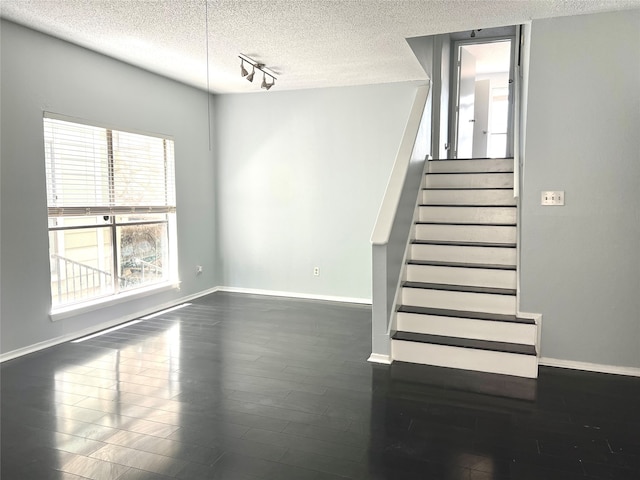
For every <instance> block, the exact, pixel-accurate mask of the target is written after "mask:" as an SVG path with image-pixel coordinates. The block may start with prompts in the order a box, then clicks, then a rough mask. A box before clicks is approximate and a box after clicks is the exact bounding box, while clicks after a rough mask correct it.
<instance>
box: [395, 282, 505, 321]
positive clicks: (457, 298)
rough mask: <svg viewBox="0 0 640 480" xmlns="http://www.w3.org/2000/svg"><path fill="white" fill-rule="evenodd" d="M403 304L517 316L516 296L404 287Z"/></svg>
mask: <svg viewBox="0 0 640 480" xmlns="http://www.w3.org/2000/svg"><path fill="white" fill-rule="evenodd" d="M402 304H403V305H411V306H414V307H430V308H444V309H447V310H463V311H467V312H486V313H500V314H505V315H515V313H516V297H515V296H514V295H495V294H490V293H472V292H453V291H448V290H431V289H428V288H411V287H403V288H402Z"/></svg>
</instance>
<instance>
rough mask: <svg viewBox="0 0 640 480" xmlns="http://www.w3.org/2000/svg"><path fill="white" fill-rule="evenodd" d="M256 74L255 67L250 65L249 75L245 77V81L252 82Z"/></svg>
mask: <svg viewBox="0 0 640 480" xmlns="http://www.w3.org/2000/svg"><path fill="white" fill-rule="evenodd" d="M255 74H256V67H255V66H253V65H252V68H251V73H250V74H249V75H247V80H249V81H250V82H253V76H254V75H255Z"/></svg>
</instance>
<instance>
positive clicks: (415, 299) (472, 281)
mask: <svg viewBox="0 0 640 480" xmlns="http://www.w3.org/2000/svg"><path fill="white" fill-rule="evenodd" d="M428 172H429V173H427V174H426V175H425V178H424V183H423V187H424V188H423V190H422V192H421V195H420V198H419V205H418V206H417V207H416V208H417V211H416V217H415V218H416V221H415V224H414V228H413V239H412V242H411V245H410V248H409V251H408V254H407V264H406V266H405V270H404V276H403V280H404V283H403V284H402V286H401V287H400V288H401V291H400V292H399V304H400V305H399V307H398V309H397V311H396V313H395V317H394V319H395V322H394V325H395V332H394V333H393V336H392V341H391V358H392V361H400V362H410V363H421V364H426V365H434V366H440V367H449V368H459V369H464V370H473V371H481V372H489V373H498V374H504V375H514V376H520V377H528V378H536V377H537V373H538V356H537V352H536V345H537V343H536V342H537V339H538V337H539V332H538V328H539V327H538V324H537V323H536V322H535V321H533V320H531V319H525V318H518V317H517V315H516V311H517V301H516V283H517V270H516V265H517V256H516V251H517V250H516V242H517V226H516V223H517V201H516V199H514V197H513V184H514V178H513V173H512V172H513V159H469V160H432V161H430V162H429V167H428Z"/></svg>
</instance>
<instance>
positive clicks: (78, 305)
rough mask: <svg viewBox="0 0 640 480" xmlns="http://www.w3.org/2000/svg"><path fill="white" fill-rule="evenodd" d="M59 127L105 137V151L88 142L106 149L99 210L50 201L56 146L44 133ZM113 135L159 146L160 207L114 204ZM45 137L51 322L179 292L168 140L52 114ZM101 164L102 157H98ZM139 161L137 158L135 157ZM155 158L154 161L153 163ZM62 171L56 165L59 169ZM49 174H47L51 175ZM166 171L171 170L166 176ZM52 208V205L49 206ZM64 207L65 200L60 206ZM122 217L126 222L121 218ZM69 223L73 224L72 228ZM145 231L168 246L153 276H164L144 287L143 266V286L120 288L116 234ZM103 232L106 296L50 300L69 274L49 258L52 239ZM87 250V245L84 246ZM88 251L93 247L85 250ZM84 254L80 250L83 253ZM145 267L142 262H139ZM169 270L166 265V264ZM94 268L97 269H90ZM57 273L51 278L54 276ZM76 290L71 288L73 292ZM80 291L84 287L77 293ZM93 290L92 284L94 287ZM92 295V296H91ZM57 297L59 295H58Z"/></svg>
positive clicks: (171, 154) (48, 114) (172, 144)
mask: <svg viewBox="0 0 640 480" xmlns="http://www.w3.org/2000/svg"><path fill="white" fill-rule="evenodd" d="M49 120H51V121H62V122H68V123H72V124H76V125H78V126H79V127H94V128H98V129H101V130H104V131H105V142H106V146H105V145H102V144H99V142H97V141H95V140H94V141H92V142H91V143H90V144H89V143H87V145H92V146H93V147H94V148H97V149H100V148H103V149H104V148H106V151H107V152H108V153H107V156H106V161H107V165H106V171H105V170H102V174H105V175H106V176H107V179H108V180H107V182H108V183H107V185H108V189H109V190H108V197H109V200H108V205H102V206H97V207H96V206H90V207H88V206H85V207H82V206H75V205H74V206H60V205H59V204H57V202H56V201H55V200H54V198H57V197H56V190H55V188H56V184H58V183H59V178H58V177H57V176H56V175H57V173H56V172H55V170H56V167H55V163H56V162H55V160H54V156H53V154H52V152H53V150H54V149H55V141H54V140H49V139H47V133H46V130H47V128H48V123H47V122H48V121H49ZM114 132H118V134H119V133H123V134H125V136H126V135H127V134H132V135H141V136H144V137H150V138H154V139H159V140H162V158H163V162H164V167H160V169H161V170H162V168H164V171H163V175H162V177H161V178H162V181H163V182H164V186H162V184H161V183H159V184H158V186H159V189H158V192H160V193H161V194H162V195H163V196H164V198H165V204H164V205H152V206H150V205H140V204H133V203H135V202H133V203H132V204H126V205H124V206H123V202H121V201H119V200H120V199H116V198H115V197H116V194H115V193H114V192H115V185H116V183H115V182H116V180H115V174H114V165H115V162H116V159H115V158H114V146H113V145H114V140H113V134H114ZM43 137H44V139H43V140H44V153H45V167H46V170H47V171H46V178H47V182H46V196H47V237H48V238H47V241H48V244H49V272H50V284H51V287H50V294H51V297H50V298H51V310H50V318H51V320H53V321H56V320H59V319H62V318H68V317H70V316H74V315H79V314H82V313H85V312H88V311H92V310H96V309H99V308H104V307H106V306H110V305H115V304H118V303H121V302H124V301H129V300H132V299H134V298H139V297H143V296H147V295H150V294H154V293H159V292H161V291H165V290H168V289H176V288H179V285H180V281H179V278H178V249H177V213H176V212H177V206H176V203H177V201H176V185H175V183H176V182H175V141H174V139H173V137H172V136H170V135H162V134H154V133H148V132H141V131H136V130H131V129H127V130H125V129H122V128H115V127H112V126H108V125H105V124H100V123H96V122H90V121H87V120H84V119H78V118H73V117H69V116H66V115H60V114H56V113H51V112H46V111H45V112H43ZM100 158H101V159H102V160H104V158H103V157H100ZM133 158H137V157H133ZM154 158H155V157H154ZM92 160H93V162H94V165H95V166H96V170H97V171H98V173H97V175H101V173H100V172H99V171H100V169H101V168H104V167H105V165H104V164H103V165H100V159H99V158H98V157H95V156H92ZM125 164H126V165H127V166H128V167H131V166H133V167H136V166H137V164H136V163H135V161H134V162H131V163H126V162H125ZM59 165H60V164H59ZM143 166H144V164H143V163H142V162H141V163H140V164H139V167H141V168H143ZM49 169H51V173H50V171H49ZM169 169H170V170H169ZM51 203H54V205H51ZM63 203H64V200H63ZM87 203H90V204H91V203H95V202H92V201H91V200H88V202H87ZM146 215H149V216H150V217H149V218H146V219H145V216H146ZM101 216H102V217H103V220H104V223H102V222H100V221H98V220H95V221H94V223H92V222H91V221H89V222H87V223H86V224H85V225H71V226H65V225H58V219H65V218H76V219H77V218H83V217H84V218H87V219H93V218H94V217H95V218H96V219H97V218H98V217H101ZM127 216H136V217H139V218H138V219H135V220H129V219H127V218H126V217H127ZM123 217H125V218H123ZM52 219H55V220H56V221H54V222H52V221H51V220H52ZM72 223H73V222H72ZM144 225H148V226H150V227H152V226H160V234H161V236H162V238H163V240H164V241H165V242H166V246H162V249H161V253H160V255H161V258H162V262H161V266H158V265H155V269H156V270H155V273H156V276H157V272H158V268H159V269H160V270H163V269H164V268H166V274H165V273H164V272H163V273H162V276H163V278H161V279H160V280H159V281H156V282H154V281H151V282H148V283H144V264H143V265H142V272H143V279H142V282H143V283H140V284H139V285H138V286H132V285H121V282H122V281H123V280H124V279H125V278H124V277H121V275H122V272H121V267H122V262H123V260H124V257H123V251H122V250H123V249H122V245H121V241H120V240H121V239H119V238H118V232H121V231H122V228H124V227H135V226H144ZM102 228H104V229H105V233H104V235H105V236H106V235H108V236H109V237H110V241H109V243H108V245H104V246H101V247H98V245H97V244H96V248H105V247H106V248H107V250H109V252H108V253H109V254H110V256H111V258H110V260H111V265H110V269H111V272H110V273H109V272H108V271H105V272H104V273H106V274H110V275H111V279H110V283H111V285H107V288H108V289H109V291H107V292H106V293H99V292H98V294H94V295H91V296H88V297H84V298H82V295H83V293H84V292H82V291H81V292H80V296H81V298H80V299H78V300H72V301H66V302H61V303H57V302H56V298H58V299H61V298H62V297H61V296H57V295H56V294H54V291H53V289H54V282H58V283H60V281H61V280H63V279H65V280H66V276H67V275H68V273H66V272H60V271H59V265H55V264H54V261H53V258H54V254H55V255H57V254H58V250H57V249H55V248H54V250H55V253H54V250H52V245H51V234H53V235H55V241H54V243H56V244H58V245H59V244H60V243H62V244H64V242H65V240H64V238H62V239H61V238H60V237H64V236H65V233H64V232H68V231H70V230H80V231H89V230H96V232H97V231H98V230H99V229H102ZM87 245H88V244H87ZM88 246H91V245H88ZM83 248H84V247H83ZM141 261H142V262H143V263H144V260H141ZM165 262H166V263H167V265H164V263H165ZM93 268H95V267H93ZM54 270H55V272H54ZM73 288H75V283H74V287H73ZM81 288H82V287H81ZM92 288H93V289H95V288H96V287H95V284H94V286H93V287H92ZM98 288H103V287H102V284H99V287H98ZM94 293H95V292H94ZM58 295H59V294H58ZM67 295H69V290H68V289H67Z"/></svg>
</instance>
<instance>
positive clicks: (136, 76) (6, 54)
mask: <svg viewBox="0 0 640 480" xmlns="http://www.w3.org/2000/svg"><path fill="white" fill-rule="evenodd" d="M1 35H2V37H1V40H2V42H1V43H2V51H1V54H2V56H1V58H2V72H1V74H2V77H1V80H2V90H1V96H2V113H1V129H2V147H1V152H0V153H1V159H2V161H1V165H0V168H1V175H0V178H1V182H2V183H1V189H0V192H1V193H0V204H1V214H0V219H1V235H2V237H1V239H0V241H1V243H0V245H1V252H0V258H1V263H2V271H1V283H2V291H1V299H0V302H1V310H0V311H1V323H0V328H1V330H2V341H1V352H2V353H6V352H9V351H12V350H15V349H18V348H21V347H25V346H28V345H31V344H35V343H38V342H42V341H46V340H49V339H53V338H56V337H60V336H63V335H66V334H69V333H72V332H75V331H80V330H83V329H87V328H91V327H92V326H95V325H99V324H101V323H105V322H109V321H113V320H115V319H118V318H122V317H126V316H129V315H132V314H135V313H136V312H139V311H144V310H147V309H149V308H153V306H154V305H160V304H163V303H167V302H170V301H172V300H175V299H177V298H180V297H182V296H186V295H190V294H195V293H197V292H200V291H203V290H206V289H209V288H212V287H214V286H215V285H217V284H218V283H219V277H217V276H216V272H217V265H216V263H215V255H216V243H215V236H214V232H215V221H216V219H215V214H214V208H213V206H214V205H215V202H214V193H213V192H214V191H215V188H214V179H215V172H214V158H213V153H212V152H211V151H209V143H208V122H207V95H206V94H205V93H204V92H202V91H199V90H196V89H193V88H190V87H186V86H184V85H181V84H178V83H176V82H173V81H171V80H167V79H165V78H162V77H159V76H156V75H153V74H150V73H148V72H145V71H143V70H140V69H138V68H134V67H131V66H129V65H126V64H123V63H120V62H118V61H115V60H112V59H109V58H107V57H104V56H101V55H98V54H96V53H93V52H90V51H88V50H85V49H82V48H79V47H77V46H73V45H71V44H68V43H65V42H62V41H60V40H56V39H54V38H51V37H48V36H45V35H42V34H39V33H36V32H33V31H31V30H28V29H25V28H22V27H20V26H17V25H15V24H12V23H8V22H5V21H2V29H1ZM43 110H46V111H51V112H55V113H60V114H64V115H69V116H73V117H78V118H85V119H88V120H93V121H96V122H101V123H105V124H109V125H113V126H114V127H115V128H121V129H124V130H126V129H135V130H140V131H148V132H157V133H163V134H168V135H172V136H173V137H174V139H175V155H176V182H177V185H176V187H177V206H178V248H179V266H180V279H181V281H182V287H181V291H176V290H173V291H170V292H165V293H162V294H156V295H151V296H148V297H145V298H143V299H140V300H137V301H132V302H127V303H123V304H120V305H118V306H115V307H111V308H108V309H103V310H99V311H95V312H92V313H90V314H86V315H82V316H78V317H74V318H70V319H66V320H60V321H57V322H52V321H51V320H50V319H49V316H48V314H49V309H50V303H51V299H50V286H49V260H48V238H47V209H46V192H45V169H44V146H43V133H42V113H43ZM196 264H200V265H203V266H204V273H203V274H202V275H201V276H198V277H196V276H195V274H194V267H195V265H196Z"/></svg>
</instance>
